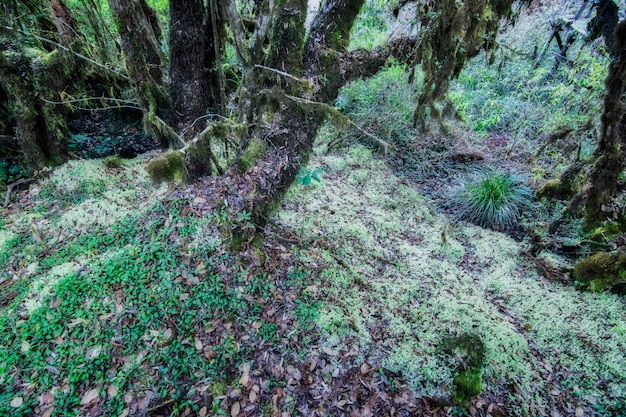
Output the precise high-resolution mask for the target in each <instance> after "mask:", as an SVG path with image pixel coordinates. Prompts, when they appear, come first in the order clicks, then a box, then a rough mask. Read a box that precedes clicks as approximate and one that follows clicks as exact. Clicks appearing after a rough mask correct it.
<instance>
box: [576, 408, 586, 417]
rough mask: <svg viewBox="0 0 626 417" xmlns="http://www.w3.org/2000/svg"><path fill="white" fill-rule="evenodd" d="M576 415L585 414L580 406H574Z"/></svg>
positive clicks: (578, 416) (580, 416)
mask: <svg viewBox="0 0 626 417" xmlns="http://www.w3.org/2000/svg"><path fill="white" fill-rule="evenodd" d="M575 413H576V417H583V416H584V415H585V410H583V409H582V407H576V411H575Z"/></svg>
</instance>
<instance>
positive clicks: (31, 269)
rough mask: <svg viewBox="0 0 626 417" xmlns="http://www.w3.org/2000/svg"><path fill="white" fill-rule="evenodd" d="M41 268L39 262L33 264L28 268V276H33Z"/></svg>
mask: <svg viewBox="0 0 626 417" xmlns="http://www.w3.org/2000/svg"><path fill="white" fill-rule="evenodd" d="M38 266H39V262H33V263H31V264H30V265H28V266H27V267H26V275H31V274H32V273H33V272H35V271H36V270H37V267H38Z"/></svg>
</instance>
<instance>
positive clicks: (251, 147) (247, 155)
mask: <svg viewBox="0 0 626 417" xmlns="http://www.w3.org/2000/svg"><path fill="white" fill-rule="evenodd" d="M266 148H267V143H265V141H264V140H262V139H252V140H251V141H250V144H248V147H247V148H246V150H245V151H244V152H243V154H242V155H241V158H239V162H238V167H239V171H240V172H245V171H247V170H248V169H250V168H251V167H252V165H254V163H255V162H256V160H257V159H259V158H260V157H261V155H263V153H264V152H265V149H266Z"/></svg>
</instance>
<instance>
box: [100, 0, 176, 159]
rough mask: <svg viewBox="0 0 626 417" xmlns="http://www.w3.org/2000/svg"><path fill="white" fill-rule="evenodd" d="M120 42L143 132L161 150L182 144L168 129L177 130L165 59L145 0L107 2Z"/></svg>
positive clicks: (153, 17)
mask: <svg viewBox="0 0 626 417" xmlns="http://www.w3.org/2000/svg"><path fill="white" fill-rule="evenodd" d="M108 2H109V7H110V8H111V13H112V15H113V19H114V20H115V25H116V26H117V30H118V32H119V34H120V37H121V39H122V51H123V52H124V62H125V64H126V71H127V72H128V77H129V79H130V80H131V84H132V86H133V89H134V90H135V94H136V96H137V100H138V101H139V106H140V107H141V109H142V111H143V115H144V117H143V123H144V128H145V129H146V131H147V132H148V133H149V134H150V135H151V136H152V137H154V138H155V139H156V140H158V141H159V142H160V144H161V146H162V147H164V148H168V147H170V148H179V147H181V146H182V144H181V143H180V142H179V138H178V136H177V135H176V133H175V132H174V130H173V129H172V128H171V127H170V126H176V124H177V123H176V122H177V117H176V113H175V112H174V111H173V108H172V104H171V101H170V99H169V97H168V94H167V91H166V88H165V85H164V78H163V69H164V67H165V65H166V59H165V56H164V55H163V52H162V51H161V44H160V34H161V29H160V27H159V25H158V20H157V18H156V14H155V13H154V11H153V10H151V9H150V8H149V7H148V5H147V4H146V2H145V0H108Z"/></svg>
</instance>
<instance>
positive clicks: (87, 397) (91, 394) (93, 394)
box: [80, 388, 100, 405]
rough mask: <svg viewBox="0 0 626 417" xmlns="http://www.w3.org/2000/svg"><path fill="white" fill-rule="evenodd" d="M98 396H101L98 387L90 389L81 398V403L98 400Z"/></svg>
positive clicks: (85, 403)
mask: <svg viewBox="0 0 626 417" xmlns="http://www.w3.org/2000/svg"><path fill="white" fill-rule="evenodd" d="M98 397H100V394H99V393H98V388H94V389H90V390H89V391H87V392H85V393H84V394H83V397H82V398H81V399H80V405H87V404H89V403H91V402H92V401H94V400H96V399H97V398H98Z"/></svg>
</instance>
